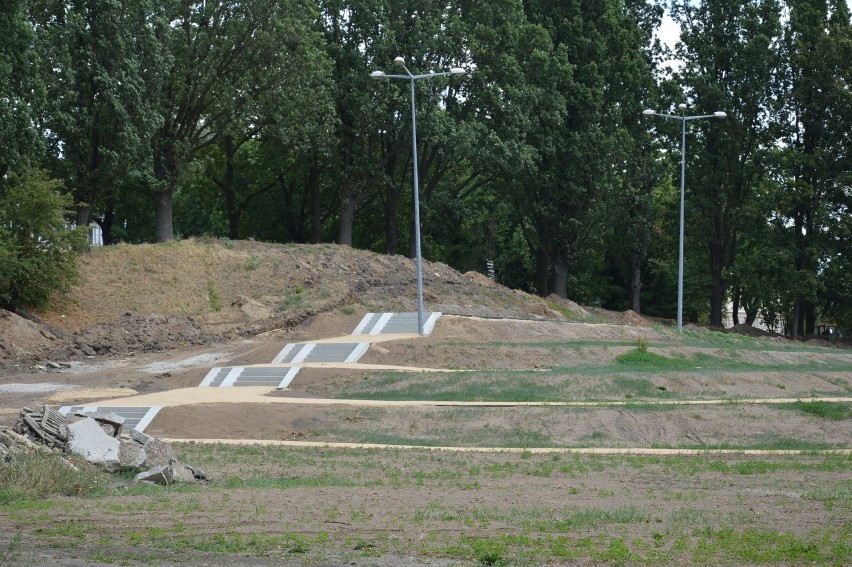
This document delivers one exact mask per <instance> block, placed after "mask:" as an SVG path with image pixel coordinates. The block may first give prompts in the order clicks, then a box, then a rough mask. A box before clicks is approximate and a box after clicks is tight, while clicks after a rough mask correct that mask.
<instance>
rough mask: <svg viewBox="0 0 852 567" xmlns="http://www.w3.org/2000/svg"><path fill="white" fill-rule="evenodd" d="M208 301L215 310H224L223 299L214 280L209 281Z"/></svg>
mask: <svg viewBox="0 0 852 567" xmlns="http://www.w3.org/2000/svg"><path fill="white" fill-rule="evenodd" d="M207 303H208V304H209V305H210V309H212V310H213V311H221V310H222V300H220V299H219V294H218V293H216V289H215V288H214V287H213V282H212V281H209V282H207Z"/></svg>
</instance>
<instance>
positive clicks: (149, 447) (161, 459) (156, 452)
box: [142, 437, 177, 467]
mask: <svg viewBox="0 0 852 567" xmlns="http://www.w3.org/2000/svg"><path fill="white" fill-rule="evenodd" d="M144 449H145V463H144V464H143V465H142V466H143V467H156V466H161V465H168V464H171V463H173V462H175V461H176V460H177V459H175V454H174V452H173V451H172V446H171V445H169V444H168V443H167V442H165V441H163V440H162V439H160V438H159V437H149V438H148V442H147V443H145V447H144Z"/></svg>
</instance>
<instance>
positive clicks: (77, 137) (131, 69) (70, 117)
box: [33, 0, 159, 226]
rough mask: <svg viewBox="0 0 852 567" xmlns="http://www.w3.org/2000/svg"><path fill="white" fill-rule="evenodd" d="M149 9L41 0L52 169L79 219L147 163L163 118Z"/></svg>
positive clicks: (143, 0)
mask: <svg viewBox="0 0 852 567" xmlns="http://www.w3.org/2000/svg"><path fill="white" fill-rule="evenodd" d="M150 10H151V3H150V2H148V1H147V0H69V1H62V2H51V3H42V4H41V5H40V9H38V10H35V11H34V14H33V16H34V20H35V21H36V25H37V29H38V33H39V42H38V45H39V51H40V52H41V54H42V57H43V59H44V61H45V63H46V65H47V66H48V67H49V68H50V69H51V70H52V72H51V73H50V74H49V75H47V77H48V79H49V82H48V90H49V94H50V96H49V104H48V111H47V119H46V120H45V123H44V128H45V130H46V132H47V133H48V137H49V140H50V148H51V153H52V155H53V164H54V167H53V169H54V170H55V173H56V175H58V176H59V177H61V178H62V179H64V180H65V183H66V185H67V186H68V187H69V188H70V189H71V190H72V192H73V194H74V199H75V209H76V221H77V224H78V225H81V226H85V225H87V224H88V223H89V222H90V221H91V220H92V218H93V213H94V212H95V211H96V207H98V206H99V204H100V200H101V199H102V197H104V196H105V194H107V196H110V195H109V194H110V193H112V192H114V191H115V189H116V187H117V185H118V184H120V183H121V181H122V180H123V179H124V178H126V177H127V176H128V175H130V174H131V173H135V174H137V175H139V174H141V173H143V172H144V171H145V165H146V164H149V163H150V159H149V158H148V152H147V147H148V140H149V138H150V135H151V133H152V132H153V130H154V128H155V127H156V125H157V123H158V119H159V116H158V114H157V112H156V109H153V108H151V105H150V103H149V99H148V97H147V95H148V93H147V85H146V77H145V73H146V69H147V68H149V67H150V66H151V65H152V63H154V61H151V59H149V58H150V57H151V55H152V54H153V53H154V50H155V49H156V42H155V41H154V37H153V34H152V29H151V26H150V25H149V21H148V16H149V14H150ZM104 210H105V207H103V206H100V212H101V213H103V212H104Z"/></svg>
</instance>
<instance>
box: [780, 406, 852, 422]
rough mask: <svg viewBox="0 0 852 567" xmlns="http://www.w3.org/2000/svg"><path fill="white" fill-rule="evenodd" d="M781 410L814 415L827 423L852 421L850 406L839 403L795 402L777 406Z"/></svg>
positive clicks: (851, 407)
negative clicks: (827, 421)
mask: <svg viewBox="0 0 852 567" xmlns="http://www.w3.org/2000/svg"><path fill="white" fill-rule="evenodd" d="M778 407H780V408H782V409H789V410H796V411H799V412H801V413H805V414H809V415H815V416H817V417H821V418H822V419H827V420H829V421H843V420H846V419H852V405H850V404H845V403H841V402H803V401H796V402H791V403H789V404H782V405H780V406H778Z"/></svg>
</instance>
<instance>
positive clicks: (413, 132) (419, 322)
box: [405, 69, 426, 336]
mask: <svg viewBox="0 0 852 567" xmlns="http://www.w3.org/2000/svg"><path fill="white" fill-rule="evenodd" d="M405 70H406V71H408V69H405ZM408 74H409V75H411V72H410V71H408ZM411 147H412V150H413V159H412V163H413V164H414V251H415V256H416V259H415V262H416V264H417V332H418V333H419V334H420V336H423V335H425V334H426V333H425V332H424V329H423V326H424V321H423V318H424V314H423V311H424V306H423V258H422V256H421V255H420V179H419V173H418V171H417V169H418V166H417V118H416V117H415V110H414V77H413V76H412V77H411Z"/></svg>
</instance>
